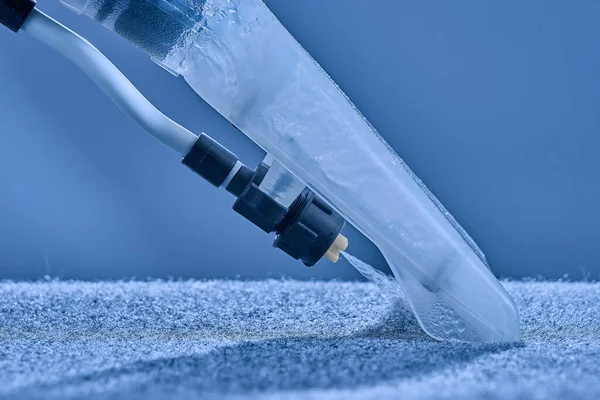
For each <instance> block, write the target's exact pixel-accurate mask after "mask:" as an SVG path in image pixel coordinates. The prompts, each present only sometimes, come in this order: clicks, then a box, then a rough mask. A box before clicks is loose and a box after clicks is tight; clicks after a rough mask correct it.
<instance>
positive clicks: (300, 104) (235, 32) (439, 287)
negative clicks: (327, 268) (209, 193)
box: [91, 0, 519, 342]
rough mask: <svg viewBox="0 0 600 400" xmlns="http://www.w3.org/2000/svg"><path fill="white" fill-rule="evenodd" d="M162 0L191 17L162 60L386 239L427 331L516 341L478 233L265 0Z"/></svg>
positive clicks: (382, 244)
mask: <svg viewBox="0 0 600 400" xmlns="http://www.w3.org/2000/svg"><path fill="white" fill-rule="evenodd" d="M94 1H98V0H94ZM159 3H160V4H161V5H160V6H157V7H159V8H160V9H161V10H166V11H164V12H165V13H167V14H169V15H170V16H171V17H172V18H173V19H174V20H177V21H181V20H186V21H187V22H186V24H185V28H179V29H181V33H180V34H179V35H178V39H177V41H176V43H175V45H173V46H172V47H171V48H170V49H169V51H168V52H167V53H165V54H164V56H162V57H161V59H160V60H159V61H160V62H161V63H162V64H163V65H164V66H166V67H167V68H168V69H170V70H172V71H175V72H177V73H179V74H181V75H182V76H184V77H185V79H186V81H187V82H188V83H189V84H190V86H191V87H192V88H193V89H194V90H195V91H196V92H197V93H198V94H199V95H200V96H201V97H202V98H204V99H205V100H206V101H207V102H208V103H209V104H211V105H212V106H213V107H214V108H215V109H216V110H217V111H219V112H220V113H221V114H222V115H223V116H224V117H226V118H227V119H228V120H229V121H231V122H232V123H233V124H234V125H235V126H237V127H238V128H239V129H240V130H241V131H242V132H244V133H245V134H246V135H247V136H248V137H250V138H251V139H252V140H254V141H255V142H256V143H257V144H258V145H259V146H261V147H262V148H263V149H264V150H266V151H267V152H268V153H269V154H271V155H272V156H273V157H275V158H276V160H277V161H278V162H279V163H281V165H283V166H284V167H285V168H286V169H287V170H289V171H291V172H292V173H293V174H294V175H296V176H297V177H298V178H300V179H301V180H302V181H303V182H304V183H305V184H307V185H308V186H309V187H311V188H312V189H313V190H315V191H316V192H317V193H319V194H320V195H322V196H323V197H324V198H326V199H328V201H329V202H330V203H331V204H332V205H333V206H334V207H335V208H336V209H337V210H338V211H339V212H340V213H341V214H343V215H344V216H345V217H346V219H347V220H348V221H349V222H350V223H352V224H353V225H354V226H355V227H357V228H358V229H359V230H360V231H362V232H363V233H364V234H365V235H366V236H367V237H368V238H369V239H371V240H372V241H373V242H374V243H375V244H376V245H377V246H378V248H379V249H380V250H381V252H382V253H383V255H384V256H385V258H386V260H387V261H388V263H389V264H390V266H391V268H392V270H393V272H394V275H395V276H396V278H397V279H398V281H399V283H400V285H401V287H402V290H403V292H404V293H405V295H406V297H407V299H408V301H409V303H410V306H411V307H412V310H413V311H414V313H415V315H416V316H417V318H418V320H419V322H420V324H421V326H422V327H423V329H424V330H425V331H426V332H427V333H428V334H429V335H431V336H432V337H434V338H437V339H459V340H473V341H485V342H505V341H517V340H519V316H518V312H517V309H516V307H515V305H514V303H513V301H512V299H511V298H510V296H509V295H508V294H507V292H506V291H505V289H504V288H503V287H502V285H501V284H500V283H499V282H498V281H497V280H496V278H495V277H494V275H493V274H492V273H491V271H490V270H489V269H488V267H487V265H486V263H485V260H484V258H483V256H482V255H481V253H480V252H479V251H478V249H477V247H476V246H475V245H474V243H473V242H472V240H471V239H470V238H469V237H468V235H467V234H466V233H465V232H464V230H462V229H461V228H460V226H458V224H457V223H456V222H455V221H454V219H453V218H452V217H451V216H450V214H449V213H448V212H447V211H446V210H445V209H444V208H443V207H442V206H441V204H440V203H439V202H438V201H437V200H436V199H435V197H434V196H433V195H432V194H431V193H430V192H429V191H428V190H427V189H426V187H425V186H424V185H423V183H422V182H421V181H420V180H419V179H418V178H417V177H416V176H415V175H414V174H413V173H412V172H411V170H410V169H409V168H408V166H407V165H406V164H405V163H404V162H403V161H402V160H401V159H400V157H399V156H398V155H397V154H396V153H395V152H394V151H393V150H392V149H391V148H390V147H389V146H388V145H387V144H386V143H385V141H384V140H383V139H382V138H381V137H380V136H379V134H378V133H377V132H376V131H375V129H374V128H373V127H372V126H371V125H370V124H369V123H368V121H367V120H366V119H365V118H364V117H363V116H362V115H361V113H360V112H359V111H358V110H357V109H356V107H355V106H354V105H353V104H352V102H351V101H350V100H349V99H348V98H347V97H346V96H345V95H344V93H343V92H342V91H341V90H340V89H339V88H338V87H337V86H336V85H335V83H334V82H333V81H332V80H331V79H330V78H329V76H328V75H327V74H326V73H325V72H324V71H323V70H322V69H321V68H320V66H319V65H318V64H317V62H316V61H315V60H314V59H313V58H312V57H311V56H310V55H309V54H308V53H307V52H306V51H305V50H304V49H303V48H302V46H300V45H299V44H298V43H297V42H296V41H295V40H294V38H293V37H292V36H291V35H290V34H289V33H288V32H287V30H286V29H285V28H284V27H283V26H282V25H281V24H280V23H279V21H278V20H277V19H276V18H275V16H274V15H273V14H272V13H271V12H270V10H269V9H268V8H267V7H266V6H265V5H264V4H263V3H262V1H260V0H206V1H201V0H198V1H196V2H193V1H190V2H181V1H177V2H176V4H175V2H174V1H173V2H163V1H161V0H158V1H153V2H152V4H159ZM165 3H167V5H166V6H165ZM92 4H93V3H92ZM127 4H129V3H127ZM169 5H170V6H171V8H169ZM115 9H118V7H116V8H115ZM168 10H170V11H168ZM91 16H92V17H94V16H93V15H91ZM190 19H191V20H192V21H193V22H194V23H193V24H189V21H190ZM111 20H114V18H111ZM177 23H180V22H177ZM138 28H140V27H138ZM148 29H152V26H149V27H148ZM152 55H153V56H154V57H155V58H156V54H152Z"/></svg>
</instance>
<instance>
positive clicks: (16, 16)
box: [0, 0, 36, 32]
mask: <svg viewBox="0 0 600 400" xmlns="http://www.w3.org/2000/svg"><path fill="white" fill-rule="evenodd" d="M35 4H36V3H35V0H0V23H2V25H4V26H6V27H7V28H8V29H10V30H11V31H13V32H18V31H19V29H21V27H22V26H23V24H24V23H25V21H26V20H27V17H29V14H31V11H33V9H34V8H35Z"/></svg>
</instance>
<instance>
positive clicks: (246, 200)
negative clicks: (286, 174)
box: [232, 164, 288, 233]
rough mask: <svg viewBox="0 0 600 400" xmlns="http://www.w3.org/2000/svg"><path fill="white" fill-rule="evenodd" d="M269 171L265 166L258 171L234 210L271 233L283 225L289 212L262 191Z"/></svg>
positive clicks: (262, 165) (235, 204)
mask: <svg viewBox="0 0 600 400" xmlns="http://www.w3.org/2000/svg"><path fill="white" fill-rule="evenodd" d="M268 170H269V167H268V166H266V165H265V164H261V165H260V166H259V167H258V168H257V169H256V172H255V173H254V176H253V177H252V180H251V182H250V183H249V184H248V185H247V186H246V188H245V189H244V191H243V192H242V193H241V194H240V195H239V196H238V199H237V200H236V201H235V203H234V204H233V210H234V211H235V212H237V213H239V214H241V215H242V216H243V217H244V218H246V219H247V220H249V221H250V222H252V223H253V224H254V225H256V226H258V227H259V228H260V229H262V230H263V231H265V232H267V233H271V232H273V231H275V230H276V229H277V227H278V226H279V225H281V223H282V221H283V220H284V219H285V216H286V214H287V212H288V210H287V208H286V207H283V206H282V205H281V204H279V203H278V202H276V201H275V200H273V199H272V198H270V197H269V196H267V195H266V194H265V193H264V192H263V191H262V190H260V188H259V185H260V183H261V182H262V181H263V179H264V177H265V175H266V174H267V171H268ZM232 182H233V181H232Z"/></svg>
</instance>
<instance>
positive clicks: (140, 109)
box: [22, 9, 198, 156]
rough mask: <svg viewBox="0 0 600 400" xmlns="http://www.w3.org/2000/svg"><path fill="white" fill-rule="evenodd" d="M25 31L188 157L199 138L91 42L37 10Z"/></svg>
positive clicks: (162, 140)
mask: <svg viewBox="0 0 600 400" xmlns="http://www.w3.org/2000/svg"><path fill="white" fill-rule="evenodd" d="M22 29H23V30H24V31H25V32H27V33H29V34H30V35H32V36H33V37H35V38H37V39H39V40H40V41H42V42H44V43H46V44H47V45H49V46H50V47H52V48H54V49H55V50H57V51H58V52H60V53H62V54H63V55H64V56H65V57H67V58H68V59H70V60H71V61H72V62H73V63H74V64H75V65H77V66H78V67H79V68H80V69H81V70H82V71H83V72H85V73H86V74H87V75H88V76H89V77H90V78H91V79H92V80H93V81H94V83H96V85H98V86H99V87H100V88H101V89H102V90H103V91H104V93H106V95H107V96H108V97H110V98H111V99H112V101H114V102H115V103H116V104H117V106H119V108H120V109H121V110H123V112H125V114H127V115H128V116H129V117H130V118H131V119H132V120H134V121H135V122H136V123H137V124H138V125H140V126H141V127H142V128H143V129H145V130H146V131H147V132H148V133H150V134H151V135H153V136H154V137H155V138H157V139H158V140H160V141H161V142H163V143H164V144H166V145H167V146H169V147H170V148H172V149H173V150H175V151H177V152H178V153H179V154H181V155H182V156H185V155H186V154H187V153H188V151H189V150H190V149H191V148H192V146H193V145H194V143H195V142H196V139H197V138H198V137H197V136H196V135H194V134H193V133H192V132H190V131H189V130H187V129H185V128H184V127H182V126H181V125H179V124H177V123H176V122H174V121H173V120H171V119H169V118H168V117H167V116H165V115H164V114H163V113H161V112H160V111H159V110H157V109H156V107H154V106H153V105H152V104H151V103H150V102H149V101H148V100H147V99H146V98H145V97H144V96H143V95H142V94H141V93H140V92H139V91H138V90H137V89H136V88H135V86H133V84H132V83H131V82H129V80H128V79H127V78H126V77H125V75H123V74H122V73H121V71H119V69H118V68H117V67H116V66H115V65H114V64H113V63H112V62H110V60H109V59H108V58H106V56H104V54H102V53H101V52H100V51H98V49H96V48H95V47H94V46H92V44H90V43H89V42H88V41H87V40H85V39H84V38H82V37H81V36H79V35H78V34H77V33H75V32H73V31H72V30H70V29H69V28H67V27H65V26H64V25H62V24H61V23H60V22H58V21H56V20H54V19H52V18H51V17H49V16H48V15H46V14H44V13H43V12H41V11H39V10H37V9H34V10H33V12H32V13H31V15H30V16H29V17H28V18H27V21H25V24H24V25H23V27H22Z"/></svg>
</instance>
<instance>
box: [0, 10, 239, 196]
mask: <svg viewBox="0 0 600 400" xmlns="http://www.w3.org/2000/svg"><path fill="white" fill-rule="evenodd" d="M0 1H2V0H0ZM237 161H238V159H237V157H236V156H235V155H234V154H233V153H231V152H230V151H229V150H227V149H226V148H225V147H223V146H221V145H220V144H219V143H218V142H216V141H215V140H213V139H212V138H211V137H210V136H208V135H205V134H201V135H200V137H199V138H198V140H197V141H196V143H195V144H194V146H193V147H192V148H191V149H190V151H189V152H188V154H187V155H186V156H185V157H184V159H183V161H182V163H183V165H185V166H186V167H188V168H190V169H191V170H192V171H194V172H196V173H197V174H198V175H200V176H202V177H203V178H204V179H206V180H207V181H209V182H210V183H212V184H213V185H214V186H216V187H219V186H221V185H222V184H223V183H224V182H225V180H226V179H227V177H228V176H229V173H230V172H231V170H232V169H233V168H234V167H235V164H236V163H237Z"/></svg>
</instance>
